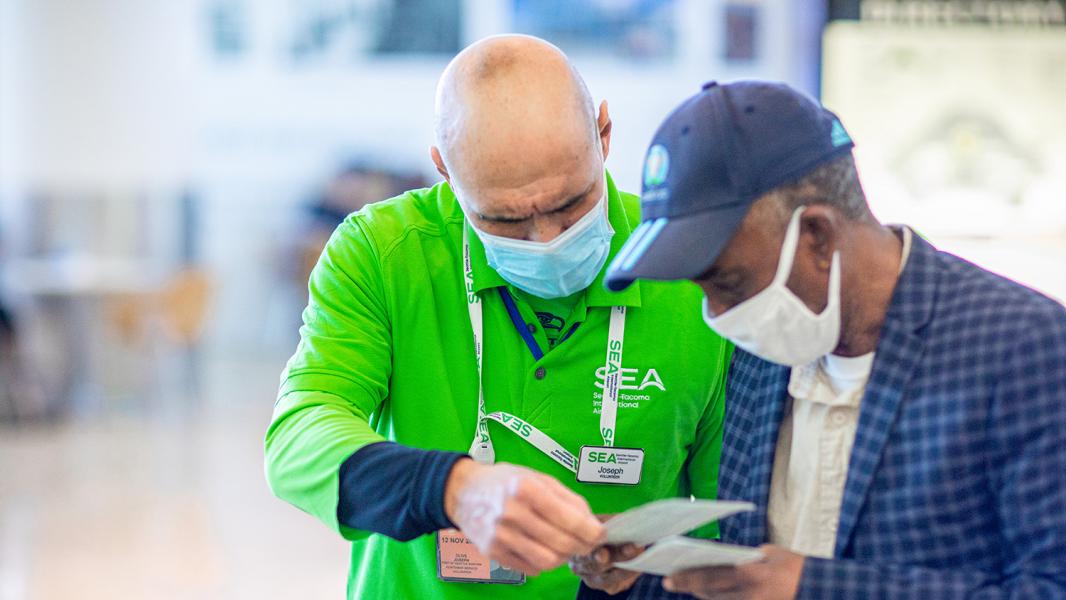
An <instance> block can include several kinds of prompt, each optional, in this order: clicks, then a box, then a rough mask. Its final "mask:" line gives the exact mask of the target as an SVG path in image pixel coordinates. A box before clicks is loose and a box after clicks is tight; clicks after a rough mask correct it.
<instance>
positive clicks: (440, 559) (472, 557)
mask: <svg viewBox="0 0 1066 600" xmlns="http://www.w3.org/2000/svg"><path fill="white" fill-rule="evenodd" d="M437 577H439V578H440V579H441V581H455V582H460V583H510V584H519V583H525V582H526V576H525V575H524V574H523V573H522V572H521V571H513V570H511V569H508V568H507V567H505V566H503V565H501V564H500V563H498V562H496V561H494V560H489V557H487V556H485V555H484V554H482V553H481V551H480V550H478V549H477V546H475V545H474V543H473V542H471V541H470V538H468V537H466V536H465V535H463V532H461V531H459V530H458V529H441V530H440V531H438V532H437Z"/></svg>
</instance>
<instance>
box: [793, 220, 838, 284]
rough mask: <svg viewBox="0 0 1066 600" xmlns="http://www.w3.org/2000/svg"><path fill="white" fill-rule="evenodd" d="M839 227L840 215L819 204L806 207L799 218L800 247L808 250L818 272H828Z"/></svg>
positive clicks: (835, 246) (836, 242) (836, 243)
mask: <svg viewBox="0 0 1066 600" xmlns="http://www.w3.org/2000/svg"><path fill="white" fill-rule="evenodd" d="M840 226H841V220H840V215H838V214H837V213H836V212H835V211H834V210H833V209H831V208H829V207H828V206H824V205H820V204H815V205H813V206H810V207H808V208H807V210H805V211H803V216H802V217H800V247H806V248H807V249H808V250H810V254H811V256H812V257H813V258H814V267H815V268H816V269H817V270H818V271H821V272H824V273H828V272H829V269H830V267H831V265H832V263H833V252H835V251H836V249H837V245H838V243H839V241H840V238H839V235H840V231H839V228H840Z"/></svg>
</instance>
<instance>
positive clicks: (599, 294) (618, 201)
mask: <svg viewBox="0 0 1066 600" xmlns="http://www.w3.org/2000/svg"><path fill="white" fill-rule="evenodd" d="M445 186H447V184H445ZM447 189H448V192H449V193H452V194H453V196H454V193H453V192H452V191H451V188H450V187H447ZM456 203H457V204H458V201H456ZM607 220H608V222H610V224H611V228H612V229H614V236H612V237H611V250H610V252H609V253H608V255H607V260H606V261H605V262H604V263H603V268H601V269H600V273H599V274H598V275H597V276H596V279H595V280H594V281H593V282H592V285H590V286H589V287H588V288H586V289H585V306H588V307H592V306H633V307H639V306H640V282H639V281H636V282H634V283H633V285H631V286H629V287H628V288H626V289H624V290H622V291H621V292H611V291H608V290H607V288H606V287H604V285H603V279H604V277H605V276H606V274H607V266H608V265H610V264H611V261H612V260H613V259H614V257H615V255H616V254H618V251H619V250H621V249H622V245H623V244H625V242H626V240H627V239H629V236H630V234H631V233H632V232H633V228H632V227H630V225H629V216H628V215H627V214H626V210H625V206H623V205H622V196H621V193H620V192H619V191H618V188H617V187H615V185H614V179H612V178H611V173H610V172H607ZM463 227H464V228H466V235H467V238H468V239H469V240H470V264H471V269H472V270H473V273H474V293H481V292H482V291H483V290H487V289H491V288H496V287H500V286H506V285H507V282H506V281H504V279H503V277H500V274H499V273H497V272H496V270H495V269H493V268H492V267H490V266H489V263H488V259H486V258H485V245H484V244H482V243H481V238H479V237H478V236H477V233H476V232H475V231H474V229H473V228H472V227H471V226H470V223H469V222H467V221H466V220H465V219H464V221H463Z"/></svg>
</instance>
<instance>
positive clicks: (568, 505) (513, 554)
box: [444, 459, 606, 576]
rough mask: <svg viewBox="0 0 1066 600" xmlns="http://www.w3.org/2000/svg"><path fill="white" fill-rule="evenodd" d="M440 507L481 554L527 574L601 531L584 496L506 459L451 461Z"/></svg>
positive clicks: (584, 545) (583, 547)
mask: <svg viewBox="0 0 1066 600" xmlns="http://www.w3.org/2000/svg"><path fill="white" fill-rule="evenodd" d="M444 511H445V513H446V514H447V515H448V518H449V519H451V521H452V523H455V525H456V526H457V527H458V528H459V529H460V530H461V531H462V532H463V533H464V534H465V535H466V536H467V537H468V538H470V541H471V542H473V543H474V545H475V546H477V548H478V550H480V551H481V552H482V553H483V554H485V555H486V556H488V557H489V558H490V559H492V560H495V561H497V562H499V563H500V564H502V565H503V566H505V567H507V568H510V569H516V570H519V571H521V572H523V573H525V574H526V575H528V576H533V575H537V574H538V573H540V572H541V571H547V570H550V569H554V568H555V567H558V566H559V565H562V564H563V563H565V562H566V560H567V559H568V558H569V557H570V556H572V555H575V554H588V553H590V552H592V550H593V548H595V547H596V546H598V545H599V544H600V543H602V541H603V539H604V536H605V535H606V533H605V531H604V528H603V525H602V524H601V523H600V522H599V520H598V519H596V517H595V516H594V515H593V514H592V512H591V511H590V510H589V505H588V502H586V501H585V499H584V498H582V497H581V496H579V495H577V494H575V493H574V492H572V491H570V490H569V489H567V488H566V487H565V486H564V485H563V484H561V483H559V482H558V481H557V480H555V479H554V478H552V477H549V476H548V475H544V474H543V473H537V472H536V471H533V470H530V469H526V468H524V467H519V466H516V465H511V464H506V463H498V464H494V465H483V464H480V463H477V462H475V461H473V460H470V459H463V460H460V461H459V462H457V463H455V466H454V467H452V472H451V473H450V474H449V476H448V481H447V483H446V484H445V488H444Z"/></svg>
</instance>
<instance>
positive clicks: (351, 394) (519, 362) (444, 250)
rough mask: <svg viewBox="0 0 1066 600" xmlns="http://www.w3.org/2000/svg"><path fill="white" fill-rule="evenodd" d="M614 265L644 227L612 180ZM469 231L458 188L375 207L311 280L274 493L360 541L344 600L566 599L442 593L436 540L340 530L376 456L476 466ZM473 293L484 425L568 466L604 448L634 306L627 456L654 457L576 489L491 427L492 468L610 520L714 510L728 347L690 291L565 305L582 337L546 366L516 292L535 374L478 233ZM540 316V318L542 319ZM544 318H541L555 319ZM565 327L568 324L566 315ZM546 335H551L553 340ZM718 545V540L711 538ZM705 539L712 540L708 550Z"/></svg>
mask: <svg viewBox="0 0 1066 600" xmlns="http://www.w3.org/2000/svg"><path fill="white" fill-rule="evenodd" d="M608 194H609V199H608V218H609V220H610V223H611V225H612V227H613V228H614V231H615V235H614V237H613V239H612V241H611V256H612V257H613V256H614V254H615V253H616V252H617V251H618V249H619V248H620V247H621V245H622V243H623V242H624V241H625V240H626V238H627V237H628V236H629V234H630V232H631V231H632V228H633V227H634V226H635V225H636V224H637V222H638V221H639V202H638V199H637V198H636V197H635V196H633V195H630V194H624V193H621V192H619V191H618V190H617V189H616V188H615V186H614V183H613V181H611V180H610V178H608ZM464 227H465V225H464V219H463V213H462V211H461V210H460V208H459V206H458V204H457V202H456V200H455V196H454V194H453V193H452V191H451V189H450V188H449V187H448V185H447V184H445V183H441V184H438V185H436V186H434V187H432V188H429V189H422V190H415V191H412V192H408V193H406V194H404V195H402V196H399V197H397V198H393V199H391V200H387V201H385V202H381V203H378V204H373V205H370V206H368V207H366V208H364V209H363V210H361V211H360V212H358V213H356V214H354V215H352V216H350V217H349V218H348V219H347V220H345V222H344V223H343V224H342V225H341V226H340V227H339V228H338V229H337V231H336V232H335V233H334V234H333V237H332V238H331V239H330V241H329V243H328V244H327V246H326V249H325V251H324V252H323V254H322V257H321V259H320V260H319V263H318V265H317V267H316V268H315V270H314V272H313V273H312V275H311V282H310V302H309V305H308V307H307V309H306V310H305V311H304V326H303V327H302V328H301V329H300V336H301V340H300V344H299V346H298V348H297V350H296V353H295V354H294V355H293V357H292V359H290V361H289V363H288V365H287V367H286V369H285V372H284V373H283V375H282V377H281V388H280V391H279V395H278V400H277V404H276V406H275V408H274V417H273V423H272V424H271V426H270V429H269V431H268V432H267V437H266V470H267V478H268V481H269V483H270V485H271V488H272V489H273V490H274V492H275V493H276V494H277V495H278V496H279V497H281V498H283V499H284V500H287V501H288V502H291V503H292V504H294V505H296V506H297V507H299V508H301V509H303V510H304V511H306V512H308V513H310V514H312V515H314V516H315V517H317V518H319V519H320V520H322V521H323V522H325V523H326V524H327V525H328V526H330V527H331V528H333V529H335V530H336V531H338V532H339V533H340V534H341V535H343V536H344V537H345V538H346V539H349V540H352V541H353V544H352V558H351V571H350V574H349V580H348V596H349V598H360V599H364V600H369V599H383V600H384V599H389V600H393V599H396V598H419V599H424V598H428V599H435V598H448V599H462V598H568V597H573V595H574V593H575V592H576V590H577V585H578V580H577V578H576V577H575V576H574V575H573V574H571V573H570V571H569V570H568V569H567V568H566V567H565V566H564V567H562V568H559V569H556V570H554V571H551V572H549V573H545V574H542V575H540V576H538V577H532V578H529V579H528V581H527V582H526V583H525V584H523V585H519V586H508V585H495V584H489V585H486V584H464V583H444V582H441V581H439V580H438V579H437V574H436V573H437V570H436V551H435V541H434V536H433V535H426V536H423V537H421V538H418V539H415V540H412V541H410V542H406V543H402V542H397V541H394V540H392V539H389V538H387V537H385V536H382V535H379V534H371V533H369V532H366V531H360V530H354V529H350V528H347V527H344V526H342V525H340V524H339V523H338V522H337V498H338V471H339V468H340V466H341V463H343V462H344V460H345V459H346V458H348V457H349V456H350V455H351V454H352V453H353V452H355V451H356V450H358V449H360V448H361V447H363V446H364V445H366V444H370V443H373V442H378V441H381V440H391V441H395V442H398V443H401V444H405V445H407V446H413V447H418V448H429V449H439V450H452V451H462V452H465V451H466V450H468V449H469V447H470V443H471V441H472V440H473V438H474V429H475V425H476V420H477V390H478V379H477V368H476V365H475V361H474V347H473V342H472V336H471V330H470V319H469V316H468V312H467V304H466V293H465V288H464V282H463V268H462V239H463V228H464ZM470 240H471V256H472V259H473V275H474V291H475V292H476V293H477V294H479V295H480V297H481V299H482V304H483V306H484V309H483V310H484V323H485V325H484V328H485V356H484V373H485V375H484V378H485V384H484V385H485V399H486V405H487V408H488V410H489V412H492V411H497V410H502V411H506V412H508V413H511V414H514V415H516V416H518V417H521V418H523V419H525V420H527V421H529V422H531V423H532V424H533V425H535V426H536V427H538V428H539V429H541V430H542V431H544V432H545V433H547V434H548V435H550V436H552V437H553V438H554V439H555V440H556V441H558V442H559V443H560V444H562V445H563V446H564V447H566V448H567V449H569V450H570V451H571V452H573V453H575V454H576V453H577V452H578V450H579V449H580V448H581V446H582V445H586V444H592V445H599V444H602V438H601V437H600V435H599V407H600V397H601V392H602V386H603V383H602V381H603V374H604V362H605V356H606V343H607V328H608V319H609V307H611V306H615V305H623V306H626V307H628V311H627V315H626V323H625V347H624V356H623V359H622V367H623V371H622V374H623V376H622V387H621V393H620V395H619V409H618V425H617V440H616V444H617V445H618V446H621V447H639V448H643V449H644V450H645V452H646V458H645V462H644V471H643V476H642V478H641V481H640V484H639V485H636V486H632V487H619V486H609V485H595V484H582V483H577V482H576V481H575V478H574V475H573V473H571V472H570V471H568V470H566V469H565V468H563V467H561V466H560V465H558V464H557V463H556V462H555V461H553V460H552V459H550V458H548V457H547V456H545V455H543V454H541V453H540V452H539V451H538V450H537V449H536V448H534V447H532V446H530V445H528V444H527V443H526V442H525V441H523V440H522V439H520V438H519V437H517V436H516V435H514V434H513V433H512V432H510V431H509V430H507V429H506V428H504V427H502V426H500V425H499V424H497V423H495V422H493V423H491V424H490V432H491V435H492V440H493V443H494V445H495V450H496V459H497V460H498V461H500V462H509V463H514V464H519V465H525V466H527V467H530V468H532V469H536V470H538V471H541V472H544V473H548V474H550V475H552V476H554V477H556V478H558V479H559V480H560V481H561V482H563V483H564V484H565V485H567V486H568V487H570V488H571V489H573V490H575V491H576V492H577V493H579V494H581V495H583V496H584V497H585V498H587V499H588V502H589V504H590V505H591V507H592V509H593V511H594V512H596V513H616V512H619V511H623V510H625V509H627V508H630V507H633V506H636V505H639V504H643V503H645V502H648V501H651V500H655V499H658V498H667V497H674V496H683V497H687V496H689V495H694V496H696V497H698V498H713V497H714V495H715V488H716V482H717V476H718V455H719V449H720V444H721V437H722V418H723V401H724V393H725V391H724V380H725V372H726V367H727V365H728V362H729V356H730V352H731V347H730V346H729V345H728V344H727V343H726V342H724V341H723V340H722V339H721V338H719V337H718V336H716V335H715V334H714V333H713V332H712V331H711V330H710V329H708V328H707V327H706V325H704V323H703V321H702V320H701V316H700V302H701V299H702V294H701V292H700V290H699V289H698V288H697V287H696V286H695V285H693V284H691V283H688V282H670V283H659V282H646V281H642V282H639V283H635V284H633V285H632V286H631V287H629V288H628V289H626V290H625V291H623V292H620V293H611V292H608V291H607V290H606V289H605V288H604V287H603V273H600V276H599V278H597V280H596V281H595V282H594V283H593V284H592V286H590V287H589V288H588V289H587V290H585V291H584V292H582V293H581V294H579V296H578V297H577V298H576V299H574V300H573V302H572V306H568V305H567V304H566V303H564V304H562V305H561V306H563V308H559V309H555V310H557V311H559V312H563V311H565V312H567V314H566V315H562V316H560V318H561V319H564V320H565V322H566V324H567V326H568V327H569V326H571V325H573V324H574V323H580V325H579V326H578V328H577V329H576V330H575V332H574V333H573V334H572V335H571V336H570V337H568V338H566V339H565V340H562V341H559V342H558V343H557V344H556V345H555V346H554V348H551V349H550V351H549V347H550V344H549V341H548V336H547V335H546V334H545V329H544V326H543V324H542V320H541V318H540V317H538V315H537V314H536V313H537V310H535V309H534V307H532V306H530V303H529V302H528V300H527V298H526V296H525V294H523V293H513V296H514V298H515V301H516V303H517V305H518V308H519V312H520V313H521V315H522V317H523V319H524V320H525V322H526V326H527V327H530V328H532V330H533V331H535V338H536V340H537V341H538V343H539V344H541V347H542V349H543V350H544V356H543V357H542V358H541V359H540V360H538V361H534V360H533V356H532V353H531V352H530V350H529V348H528V347H527V346H526V344H525V343H524V342H523V340H522V338H521V337H520V335H519V333H518V332H517V331H516V328H515V326H514V324H513V323H512V321H511V319H510V318H509V316H508V313H507V310H506V307H505V305H504V303H503V301H502V300H501V298H500V295H499V293H498V292H497V290H495V289H494V288H497V287H501V286H506V285H507V284H506V282H504V280H503V279H502V278H501V277H500V276H499V275H498V274H497V273H496V272H495V271H494V270H492V269H491V268H490V267H489V266H488V264H487V263H486V260H485V251H484V247H483V246H482V245H481V243H480V241H479V240H478V238H477V236H476V235H473V234H472V233H471V235H470ZM535 304H536V303H535ZM539 310H540V312H547V309H546V308H545V306H541V307H540V309H539ZM557 316H558V315H557ZM549 325H550V324H549ZM712 531H713V530H712ZM712 531H704V532H703V533H704V534H705V535H708V534H710V533H711V532H712Z"/></svg>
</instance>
